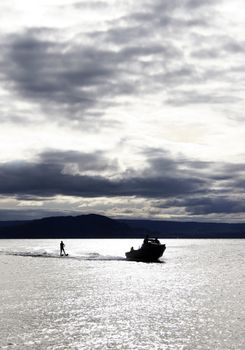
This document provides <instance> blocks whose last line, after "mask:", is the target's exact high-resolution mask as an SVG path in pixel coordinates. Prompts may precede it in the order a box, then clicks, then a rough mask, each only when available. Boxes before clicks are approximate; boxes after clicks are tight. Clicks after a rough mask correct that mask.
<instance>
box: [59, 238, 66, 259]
mask: <svg viewBox="0 0 245 350" xmlns="http://www.w3.org/2000/svg"><path fill="white" fill-rule="evenodd" d="M63 253H64V255H67V254H66V252H65V243H64V242H63V241H61V242H60V256H62V255H63Z"/></svg>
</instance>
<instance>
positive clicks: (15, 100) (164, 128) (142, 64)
mask: <svg viewBox="0 0 245 350" xmlns="http://www.w3.org/2000/svg"><path fill="white" fill-rule="evenodd" d="M1 6H2V11H1V13H2V16H3V17H2V19H3V21H2V23H3V25H1V26H0V42H1V58H0V71H1V73H0V84H1V86H0V96H1V100H0V121H1V123H2V125H3V126H4V129H3V131H2V139H3V140H4V145H2V146H3V147H5V150H6V152H4V153H3V154H2V156H1V159H0V195H1V203H2V216H3V218H4V217H9V215H11V214H10V213H11V210H12V211H13V213H14V216H15V217H17V211H18V207H19V208H20V211H21V210H22V214H23V215H24V210H25V205H26V206H28V211H29V212H30V213H31V211H32V210H34V211H35V208H36V207H37V206H38V205H40V206H41V208H38V210H39V212H40V213H41V212H42V213H46V212H50V213H60V212H65V211H66V212H69V213H70V212H71V213H72V212H79V210H81V211H93V210H94V209H95V210H96V211H97V212H101V213H105V214H107V215H111V214H112V215H114V216H116V215H121V214H123V213H124V214H125V215H127V214H128V215H129V216H134V215H136V216H138V217H144V216H151V217H154V216H155V217H158V218H160V217H164V215H167V217H178V218H188V217H192V216H194V217H200V218H211V219H219V220H220V219H222V218H226V217H227V218H229V215H233V214H234V215H235V214H238V216H237V218H238V219H239V220H240V219H241V216H242V213H243V212H244V204H243V202H244V180H243V175H244V166H243V162H242V160H243V159H244V155H243V148H242V146H243V128H244V117H243V111H244V102H243V90H244V88H243V81H244V63H243V62H244V54H245V40H244V38H243V34H242V33H243V32H244V31H243V29H244V28H243V22H244V21H243V20H242V18H241V17H239V16H237V17H236V22H235V23H234V21H233V19H232V18H231V16H230V15H229V13H230V12H229V11H230V10H232V11H233V12H232V13H233V15H234V13H237V14H238V15H239V13H240V10H239V1H235V2H234V4H233V5H230V2H228V1H227V0H223V1H222V0H212V1H207V0H206V1H202V0H173V1H168V0H156V1H148V0H145V1H142V2H140V3H135V2H133V1H127V2H124V1H113V0H110V1H60V3H59V2H58V1H57V4H56V5H54V4H52V5H50V7H49V6H46V5H44V4H41V3H39V2H38V1H37V4H36V10H35V9H34V8H33V7H32V6H30V4H28V3H27V4H25V1H24V2H23V4H22V5H21V7H19V5H18V4H16V5H14V7H13V8H12V7H9V6H8V4H7V3H6V4H5V3H4V4H3V5H0V10H1ZM229 6H230V8H229ZM41 10H42V11H41ZM28 11H29V12H28ZM31 11H33V13H31ZM35 11H36V12H35ZM28 13H29V16H28V17H26V14H28ZM40 13H43V17H42V15H40ZM39 15H40V16H39ZM4 16H5V17H4ZM15 16H16V17H15ZM35 16H36V17H35ZM32 17H33V19H32ZM4 18H9V21H10V22H9V23H10V25H9V24H8V23H7V22H4ZM17 18H18V19H22V21H17V20H16V19H17ZM27 18H28V20H27ZM0 19H1V18H0ZM11 21H12V22H11ZM41 133H42V136H40V135H41ZM15 143H16V144H15ZM47 150H48V151H47ZM15 151H16V156H15ZM226 152H227V154H228V155H227V156H226ZM58 198H59V199H58ZM60 198H63V201H64V198H68V201H69V200H70V201H71V202H69V203H68V207H67V208H65V206H64V203H63V202H62V204H61V202H60ZM72 201H74V202H72ZM37 203H39V204H37ZM93 203H96V204H94V207H93ZM32 205H33V208H32ZM20 211H19V212H20ZM4 213H5V214H4ZM124 214H123V215H124ZM221 215H223V217H222V216H221Z"/></svg>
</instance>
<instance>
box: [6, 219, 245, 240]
mask: <svg viewBox="0 0 245 350" xmlns="http://www.w3.org/2000/svg"><path fill="white" fill-rule="evenodd" d="M146 234H149V235H151V236H153V237H156V236H157V237H159V238H245V224H227V223H206V222H205V223H204V222H177V221H158V220H116V219H110V218H108V217H106V216H102V215H96V214H89V215H79V216H58V217H48V218H43V219H38V220H30V221H2V222H0V239H1V238H2V239H3V238H6V239H8V238H143V237H144V236H145V235H146Z"/></svg>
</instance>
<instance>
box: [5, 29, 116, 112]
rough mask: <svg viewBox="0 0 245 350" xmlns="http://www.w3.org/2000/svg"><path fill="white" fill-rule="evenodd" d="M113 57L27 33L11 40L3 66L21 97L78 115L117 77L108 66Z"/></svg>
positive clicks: (89, 48) (109, 54)
mask: <svg viewBox="0 0 245 350" xmlns="http://www.w3.org/2000/svg"><path fill="white" fill-rule="evenodd" d="M112 56H113V55H112V54H111V53H110V52H109V51H107V50H103V49H96V48H94V47H93V46H86V45H84V46H82V47H73V48H69V47H68V45H66V44H64V43H58V42H56V41H53V40H44V39H41V38H39V37H38V36H37V35H36V32H35V33H34V35H33V32H32V31H27V32H25V33H23V34H22V35H16V36H12V37H11V38H10V40H9V41H8V43H7V44H6V46H5V61H3V62H2V63H1V66H2V69H3V71H4V72H5V75H6V77H7V78H6V79H7V83H8V84H9V86H10V87H11V88H14V89H15V90H16V91H17V92H18V93H19V94H20V95H22V96H24V97H26V98H28V99H31V100H33V101H36V102H39V103H40V104H41V105H43V107H44V108H46V107H50V108H51V107H52V104H53V103H55V105H56V106H58V107H62V108H63V109H64V111H65V110H66V109H68V110H69V111H70V112H72V111H74V114H75V113H76V112H77V111H78V110H79V111H81V112H82V111H85V110H87V109H89V108H92V107H95V106H96V105H97V104H98V103H99V101H97V98H98V97H100V95H101V96H103V85H104V84H105V81H106V80H107V79H110V80H111V79H112V76H113V74H114V73H113V69H112V68H111V67H110V64H109V62H111V60H113V57H112ZM88 89H89V91H88ZM47 104H48V105H47ZM73 116H74V115H73V114H71V115H70V118H73Z"/></svg>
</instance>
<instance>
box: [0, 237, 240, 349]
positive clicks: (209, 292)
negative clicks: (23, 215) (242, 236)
mask: <svg viewBox="0 0 245 350" xmlns="http://www.w3.org/2000/svg"><path fill="white" fill-rule="evenodd" d="M132 242H133V245H134V246H135V247H136V248H137V246H138V245H139V244H140V241H137V240H135V241H134V240H67V241H66V242H65V243H66V246H67V250H68V251H69V253H70V256H69V257H71V259H70V258H68V259H66V258H57V259H56V258H54V259H47V258H40V257H39V258H35V257H34V256H35V253H38V252H39V253H40V252H42V254H43V256H44V257H45V256H46V255H47V254H48V255H51V256H56V255H57V252H58V250H57V246H58V243H59V242H57V241H55V240H38V241H34V240H31V241H29V240H23V241H2V242H1V253H0V272H1V282H0V297H1V300H2V306H1V310H0V313H1V315H0V316H1V318H0V319H1V328H0V348H1V349H12V348H17V349H86V350H92V349H93V350H94V349H100V350H104V349H105V350H107V349H116V350H117V349H118V350H121V349H125V350H126V349H127V350H130V349H137V350H141V349H142V350H152V349H159V350H161V349H162V350H197V349H200V350H209V349H210V350H211V349H212V350H233V349H234V350H242V349H244V345H245V344H244V339H245V332H244V329H245V327H244V325H245V306H244V276H245V270H244V257H245V255H244V251H245V250H244V248H245V241H242V240H213V241H212V240H195V241H194V240H166V243H167V250H166V252H165V253H164V257H163V261H164V263H162V264H144V263H135V262H128V261H126V260H124V252H125V251H126V250H128V248H129V247H131V246H132ZM13 252H14V253H15V254H17V255H9V254H11V253H13ZM18 253H20V254H23V253H26V255H28V254H29V255H32V256H25V257H23V256H18ZM91 254H94V259H91V260H86V257H87V256H89V255H90V256H91ZM38 255H40V254H38ZM98 256H99V257H100V259H99V260H96V258H98ZM108 259H109V260H108Z"/></svg>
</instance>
